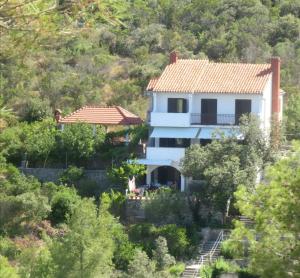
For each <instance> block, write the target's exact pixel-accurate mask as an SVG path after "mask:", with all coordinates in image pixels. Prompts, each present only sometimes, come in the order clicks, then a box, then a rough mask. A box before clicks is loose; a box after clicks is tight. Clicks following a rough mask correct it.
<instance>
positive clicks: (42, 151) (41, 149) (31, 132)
mask: <svg viewBox="0 0 300 278" xmlns="http://www.w3.org/2000/svg"><path fill="white" fill-rule="evenodd" d="M56 134H57V130H56V124H55V122H54V121H53V120H52V119H49V120H44V121H42V122H35V123H32V124H31V125H28V126H26V127H25V130H24V136H25V139H24V146H25V150H26V151H27V153H28V156H29V158H31V159H32V160H37V159H43V166H44V167H45V166H46V163H47V159H48V157H49V154H50V153H51V152H52V151H53V150H54V148H55V146H56V141H55V136H56Z"/></svg>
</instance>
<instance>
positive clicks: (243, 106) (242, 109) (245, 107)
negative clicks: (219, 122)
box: [235, 99, 251, 125]
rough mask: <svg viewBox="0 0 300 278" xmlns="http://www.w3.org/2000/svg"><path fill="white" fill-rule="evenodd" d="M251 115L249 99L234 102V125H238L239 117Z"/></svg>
mask: <svg viewBox="0 0 300 278" xmlns="http://www.w3.org/2000/svg"><path fill="white" fill-rule="evenodd" d="M250 113H251V99H236V100H235V124H237V125H238V124H239V121H240V117H241V116H242V115H243V114H250Z"/></svg>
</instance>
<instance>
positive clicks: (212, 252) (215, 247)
mask: <svg viewBox="0 0 300 278" xmlns="http://www.w3.org/2000/svg"><path fill="white" fill-rule="evenodd" d="M223 238H224V231H223V230H222V231H221V232H220V233H219V235H218V237H217V239H216V241H215V243H214V245H213V247H212V248H211V250H210V252H209V261H210V262H211V260H212V257H213V255H214V254H215V252H216V249H217V248H218V246H219V245H220V243H221V242H222V241H223Z"/></svg>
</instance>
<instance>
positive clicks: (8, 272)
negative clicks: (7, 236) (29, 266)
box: [0, 255, 19, 278]
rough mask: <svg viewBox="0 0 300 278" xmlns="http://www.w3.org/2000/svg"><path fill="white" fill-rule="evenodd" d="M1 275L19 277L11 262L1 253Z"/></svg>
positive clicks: (7, 277)
mask: <svg viewBox="0 0 300 278" xmlns="http://www.w3.org/2000/svg"><path fill="white" fill-rule="evenodd" d="M0 277H1V278H18V277H19V275H18V274H17V272H16V270H15V269H14V268H13V267H12V266H11V265H10V264H9V262H8V260H7V259H6V258H5V257H3V256H1V255H0Z"/></svg>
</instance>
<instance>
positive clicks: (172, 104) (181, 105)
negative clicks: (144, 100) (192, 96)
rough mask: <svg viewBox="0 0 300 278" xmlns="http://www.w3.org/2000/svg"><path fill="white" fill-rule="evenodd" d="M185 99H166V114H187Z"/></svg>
mask: <svg viewBox="0 0 300 278" xmlns="http://www.w3.org/2000/svg"><path fill="white" fill-rule="evenodd" d="M187 110H188V109H187V100H186V99H185V98H168V113H187Z"/></svg>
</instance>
